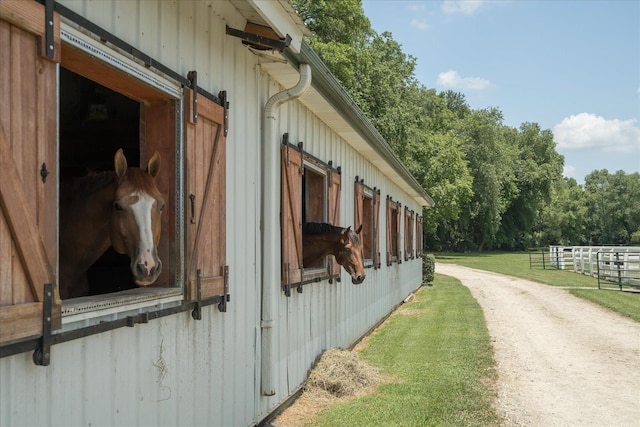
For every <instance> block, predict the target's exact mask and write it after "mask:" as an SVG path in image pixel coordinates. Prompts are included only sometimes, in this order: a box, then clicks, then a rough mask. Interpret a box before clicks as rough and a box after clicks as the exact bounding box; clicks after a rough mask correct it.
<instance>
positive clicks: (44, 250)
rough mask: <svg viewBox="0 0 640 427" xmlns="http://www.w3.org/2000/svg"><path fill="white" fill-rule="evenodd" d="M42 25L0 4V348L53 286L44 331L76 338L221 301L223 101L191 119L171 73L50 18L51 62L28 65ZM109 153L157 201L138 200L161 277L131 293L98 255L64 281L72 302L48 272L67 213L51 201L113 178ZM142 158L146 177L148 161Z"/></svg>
mask: <svg viewBox="0 0 640 427" xmlns="http://www.w3.org/2000/svg"><path fill="white" fill-rule="evenodd" d="M18 3H19V4H18ZM44 15H45V13H44V7H43V6H42V5H40V4H38V3H37V2H8V3H7V2H3V3H0V40H2V45H6V46H7V47H8V48H7V49H0V87H2V88H11V90H10V91H5V92H3V95H6V96H2V97H0V154H1V155H0V158H1V159H2V163H1V165H0V173H1V174H2V175H1V179H0V182H1V184H2V185H1V190H2V191H1V193H0V196H1V197H2V203H1V204H0V205H1V206H2V211H1V213H2V215H0V265H3V266H6V265H10V266H12V267H11V268H10V269H9V270H7V269H2V268H0V279H1V280H0V317H1V318H2V319H3V320H2V322H3V325H5V326H7V327H6V328H5V327H3V328H0V343H2V342H6V341H8V340H16V339H21V338H25V337H30V336H35V335H39V334H41V333H42V324H43V321H42V317H43V316H42V313H43V300H44V299H46V298H45V296H46V295H45V293H44V292H43V289H44V285H45V284H52V285H53V292H54V295H53V313H52V318H53V328H54V329H55V328H56V327H59V326H60V325H61V324H62V323H63V321H64V323H65V324H68V325H72V324H74V322H75V321H78V323H77V325H78V326H79V327H83V326H86V325H88V324H93V323H98V322H101V321H103V320H104V315H106V314H108V315H109V316H110V317H109V320H113V321H114V322H115V321H116V320H117V319H120V318H122V317H124V316H127V315H128V314H130V313H132V312H134V311H135V313H140V310H144V309H145V307H148V309H149V310H154V309H156V308H157V307H158V306H159V304H162V305H164V306H165V307H166V304H169V305H175V306H177V305H179V304H181V303H182V301H183V300H185V299H186V300H194V299H196V298H198V299H200V298H201V299H206V298H209V297H213V296H220V295H225V296H226V295H227V294H228V286H227V284H228V276H229V274H228V268H227V267H226V265H225V261H226V238H225V229H226V226H225V217H226V215H225V214H226V212H225V207H226V206H225V204H226V181H225V174H226V165H225V158H226V150H225V144H226V127H227V123H228V115H227V109H226V94H225V96H224V97H220V95H219V96H218V97H217V98H216V97H215V96H213V95H209V94H205V93H204V91H203V93H202V94H200V95H199V97H198V100H197V105H198V114H195V113H194V112H192V111H191V110H190V107H191V106H194V105H196V102H195V100H194V96H195V95H194V93H193V91H191V90H190V89H184V93H183V89H182V88H181V87H180V85H178V84H177V83H175V82H176V76H177V74H175V73H174V76H173V77H172V78H166V77H165V76H164V75H161V74H159V73H157V72H154V71H149V70H148V69H147V68H146V67H145V66H144V65H142V64H140V63H139V62H138V61H136V60H134V59H132V58H131V57H129V56H126V55H124V54H121V53H118V52H116V51H114V50H112V49H110V48H109V47H107V46H106V44H105V43H103V42H102V41H98V40H97V39H94V38H92V37H89V36H88V35H87V34H86V33H85V32H81V31H78V30H77V29H75V28H71V27H70V26H63V28H62V29H60V22H59V17H58V14H57V13H54V41H53V45H54V56H53V57H52V58H47V57H45V53H40V52H41V50H42V47H43V46H44V45H45V44H44V43H42V40H43V38H44V36H45V34H44V33H45V28H44V23H45V19H44ZM101 31H102V30H101ZM104 34H106V32H104ZM5 42H6V44H5ZM56 62H57V63H59V67H58V66H57V64H56ZM165 69H166V68H165ZM168 72H170V73H172V72H171V71H168ZM181 79H182V80H185V81H186V79H184V78H182V77H181V76H177V80H181ZM183 84H184V83H183ZM56 95H57V96H56ZM183 99H184V101H183ZM8 106H18V107H19V108H8ZM5 107H7V108H5ZM183 107H184V110H185V114H184V116H183ZM56 111H57V112H58V113H59V114H56ZM58 118H59V120H58ZM183 120H184V122H183ZM183 138H184V140H183ZM56 140H57V141H58V142H59V143H58V144H56ZM183 141H184V144H183V143H182V142H183ZM120 149H121V150H122V151H123V153H124V155H125V157H126V160H127V164H128V166H129V167H131V166H141V168H142V169H146V166H147V164H149V165H150V167H152V168H153V172H152V173H151V174H152V175H155V184H156V186H157V187H158V190H159V193H160V194H161V196H162V197H161V198H154V200H155V201H153V202H152V203H154V204H155V205H157V206H158V208H159V209H160V205H162V211H163V214H162V219H161V227H160V228H161V230H162V231H161V236H160V241H159V243H158V246H157V254H158V258H159V259H161V261H162V270H161V273H160V275H159V276H158V277H157V278H156V280H155V281H154V282H153V283H152V284H148V286H145V287H144V289H138V286H137V285H136V284H134V281H133V280H132V273H131V268H130V264H131V263H130V260H129V259H128V257H127V256H126V255H124V256H122V255H120V254H118V253H116V252H115V251H113V250H110V249H107V247H104V248H100V250H99V251H97V252H100V253H101V252H102V251H106V252H104V255H102V256H100V257H99V258H98V260H97V261H95V262H93V261H92V262H91V263H90V264H89V265H88V266H87V267H85V268H82V269H80V268H75V267H74V268H72V269H71V271H73V272H74V273H73V274H78V272H79V274H82V275H83V276H84V277H85V278H84V279H83V282H84V283H85V284H86V285H85V286H84V287H83V291H82V292H81V293H68V294H65V295H60V291H61V290H62V287H61V286H59V282H60V281H61V276H58V274H57V273H56V272H57V271H61V270H62V269H63V268H62V263H63V262H65V260H63V259H62V258H63V257H62V256H60V254H59V253H58V248H59V247H62V246H63V244H65V242H63V240H64V239H66V238H68V237H69V236H71V232H69V230H71V229H72V227H67V226H65V224H68V223H70V221H69V218H73V215H74V213H73V212H74V211H73V210H71V209H69V208H67V205H66V199H64V200H63V198H66V197H69V198H73V197H75V195H77V194H79V191H78V192H76V193H77V194H74V191H71V192H67V191H66V190H64V191H63V189H65V188H71V189H72V190H75V189H77V190H80V189H82V190H87V189H90V188H91V187H90V186H86V185H85V184H86V182H88V181H85V180H83V177H85V176H86V175H105V176H106V175H107V174H103V171H107V170H111V171H113V170H114V155H115V153H116V151H118V150H120ZM156 151H157V152H158V153H159V156H160V159H161V160H160V166H159V168H157V164H158V163H156V162H155V161H154V162H149V159H151V158H152V157H154V158H155V156H154V153H155V152H156ZM185 168H187V169H188V170H189V175H188V176H185V175H184V174H183V171H184V170H185ZM33 171H35V172H36V173H33ZM156 172H157V173H156ZM67 184H70V185H67ZM91 185H93V184H91ZM99 185H102V183H100V184H99ZM59 188H60V191H58V189H59ZM103 188H109V187H103ZM111 188H112V187H111ZM183 189H184V190H183ZM105 200H106V199H105ZM158 200H161V201H162V203H161V204H160V203H159V202H158ZM116 205H117V204H116V203H113V201H111V202H109V203H106V205H105V206H106V208H107V209H109V210H110V211H111V210H112V209H118V207H119V206H116ZM5 207H6V209H5ZM120 208H121V206H120ZM187 209H189V210H187ZM183 219H184V221H183ZM75 233H76V234H78V235H81V236H84V235H85V234H84V232H82V231H80V232H75ZM1 242H5V244H1ZM65 250H66V249H65ZM61 251H62V250H61ZM89 251H90V250H89V249H87V250H85V251H84V252H81V254H86V253H88V252H89ZM61 253H62V252H61ZM23 260H24V262H23ZM27 260H28V262H27ZM65 268H66V266H65ZM149 268H152V267H149ZM85 270H86V271H85ZM8 272H9V273H10V274H8V275H7V273H8ZM196 276H197V277H196ZM196 283H197V284H196ZM145 285H147V284H145ZM140 288H142V286H140ZM65 293H66V290H65ZM218 299H219V298H218ZM61 300H62V301H61ZM131 304H135V306H132V305H131ZM103 309H105V310H108V313H107V311H104V310H103ZM101 316H102V317H101ZM91 319H95V320H91ZM87 322H89V323H87ZM70 329H73V326H70Z"/></svg>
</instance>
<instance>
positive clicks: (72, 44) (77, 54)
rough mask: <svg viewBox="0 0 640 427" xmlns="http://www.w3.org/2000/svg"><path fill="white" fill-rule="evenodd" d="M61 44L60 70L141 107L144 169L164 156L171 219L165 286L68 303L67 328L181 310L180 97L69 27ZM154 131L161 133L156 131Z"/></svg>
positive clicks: (167, 220)
mask: <svg viewBox="0 0 640 427" xmlns="http://www.w3.org/2000/svg"><path fill="white" fill-rule="evenodd" d="M61 40H62V43H61V52H62V53H61V62H60V66H61V67H64V68H66V69H68V70H70V71H71V72H73V73H76V74H79V75H80V76H82V77H84V78H86V79H88V80H91V81H93V82H95V83H97V84H99V85H101V86H104V87H106V88H108V89H110V90H112V91H115V92H117V93H119V94H120V95H122V96H125V97H127V98H130V99H133V100H135V101H137V102H139V103H140V118H139V121H140V137H139V149H140V164H141V165H144V164H146V160H147V158H148V156H149V155H150V154H152V153H153V151H154V150H156V149H157V150H158V151H160V153H161V156H162V166H161V171H160V175H159V176H158V180H157V183H158V186H159V187H161V191H162V192H163V193H164V194H165V197H167V199H168V200H167V205H168V206H171V207H172V209H167V210H166V211H165V213H168V215H167V214H165V215H163V224H162V226H163V239H161V242H160V243H161V247H160V248H159V251H160V252H161V253H164V256H162V258H164V259H166V260H167V261H169V262H166V261H165V262H164V267H165V269H168V271H167V273H166V274H165V273H164V272H163V274H162V275H161V280H162V282H164V286H162V287H151V288H136V289H130V290H128V291H121V292H113V293H108V294H103V295H95V296H90V297H80V298H73V299H69V300H64V301H63V302H62V320H63V325H71V324H73V323H75V322H81V323H83V322H86V321H88V320H90V321H99V320H100V319H102V318H104V317H105V316H112V315H114V314H115V315H119V313H121V312H122V313H127V312H129V311H131V310H139V309H145V308H149V307H151V308H153V307H155V306H157V305H159V304H161V305H166V304H170V305H171V304H178V303H179V302H180V301H182V299H183V296H184V293H185V290H184V279H183V278H184V271H182V265H183V263H182V262H180V258H181V256H182V252H183V251H182V250H181V249H178V248H181V247H182V246H183V244H182V242H183V240H184V239H183V237H182V236H183V233H184V229H183V226H182V225H181V224H179V218H181V217H183V216H184V212H183V204H182V203H179V200H181V198H182V195H181V191H182V188H181V187H180V185H179V182H180V181H181V179H182V178H181V177H182V176H184V167H183V159H182V147H183V145H184V141H183V139H182V138H183V137H182V134H183V132H182V117H183V116H184V114H185V113H184V110H183V95H182V91H181V90H180V87H179V85H178V84H176V83H175V82H172V81H171V80H169V79H168V78H166V77H164V76H162V75H160V74H157V73H151V72H148V71H145V70H144V69H142V67H141V66H140V65H139V64H137V63H136V62H135V61H134V60H133V59H131V58H129V57H127V56H125V55H123V54H121V53H118V52H116V51H115V50H113V49H111V48H109V47H108V46H106V45H104V44H102V43H99V42H97V41H95V40H94V39H93V38H91V37H90V36H88V35H86V34H84V33H82V32H80V31H78V30H76V29H74V28H72V27H70V26H69V25H64V24H63V25H62V29H61ZM57 84H59V82H57ZM150 123H154V124H153V125H151V124H150ZM156 127H163V129H162V130H156ZM168 145H170V146H168ZM175 153H178V154H177V155H176V154H175ZM172 241H173V242H180V244H178V245H173V246H175V248H174V249H173V250H171V249H170V247H171V246H172V245H171V244H170V242H172ZM172 252H173V253H172ZM163 276H164V277H163ZM92 319H93V320H92Z"/></svg>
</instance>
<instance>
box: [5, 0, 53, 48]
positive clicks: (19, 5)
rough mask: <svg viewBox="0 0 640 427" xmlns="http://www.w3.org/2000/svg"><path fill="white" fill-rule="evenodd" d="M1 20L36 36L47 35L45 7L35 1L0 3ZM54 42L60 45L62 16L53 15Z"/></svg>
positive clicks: (16, 0)
mask: <svg viewBox="0 0 640 427" xmlns="http://www.w3.org/2000/svg"><path fill="white" fill-rule="evenodd" d="M0 20H3V21H7V22H9V23H11V24H12V25H16V26H18V27H20V28H22V29H24V30H26V31H29V32H30V33H32V34H35V35H36V36H44V34H45V11H44V6H43V5H41V4H39V3H37V2H35V1H25V0H2V1H0ZM53 40H54V43H57V44H60V16H59V15H58V14H57V13H54V14H53Z"/></svg>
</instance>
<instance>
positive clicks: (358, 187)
mask: <svg viewBox="0 0 640 427" xmlns="http://www.w3.org/2000/svg"><path fill="white" fill-rule="evenodd" d="M353 195H354V218H353V228H354V229H356V228H358V227H360V225H361V224H363V223H364V184H363V183H362V182H361V181H356V182H355V184H354V186H353Z"/></svg>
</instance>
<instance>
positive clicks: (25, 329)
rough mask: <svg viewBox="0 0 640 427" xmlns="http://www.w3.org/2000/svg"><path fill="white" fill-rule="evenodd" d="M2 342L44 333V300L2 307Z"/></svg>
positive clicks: (0, 331)
mask: <svg viewBox="0 0 640 427" xmlns="http://www.w3.org/2000/svg"><path fill="white" fill-rule="evenodd" d="M0 325H2V327H0V342H3V343H4V342H7V341H12V340H15V339H19V338H27V337H31V336H37V335H42V302H32V303H24V304H17V305H8V306H3V307H0Z"/></svg>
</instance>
